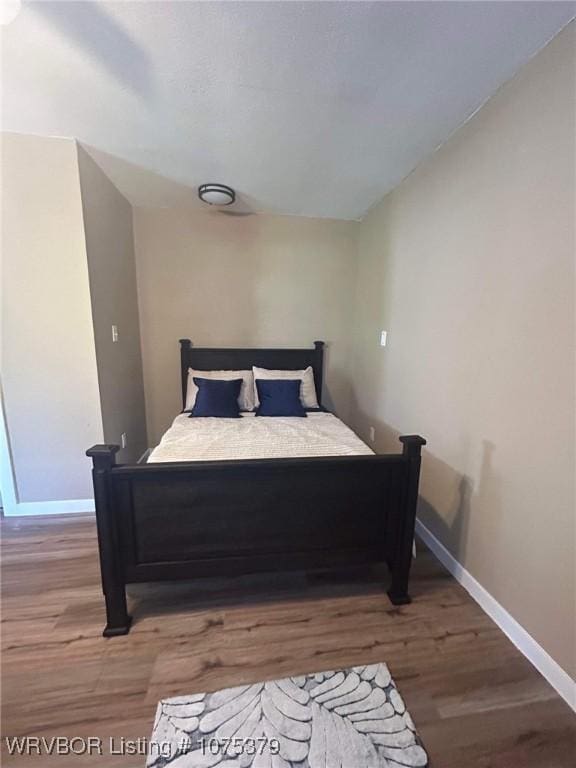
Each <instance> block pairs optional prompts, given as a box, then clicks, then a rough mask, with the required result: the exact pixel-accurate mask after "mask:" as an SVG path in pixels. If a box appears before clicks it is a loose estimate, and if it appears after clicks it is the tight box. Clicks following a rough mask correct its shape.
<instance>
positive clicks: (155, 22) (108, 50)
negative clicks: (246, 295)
mask: <svg viewBox="0 0 576 768" xmlns="http://www.w3.org/2000/svg"><path fill="white" fill-rule="evenodd" d="M574 12H575V5H574V3H567V2H424V3H420V2H374V3H369V2H171V1H170V0H163V2H116V3H114V2H112V3H108V2H49V1H48V2H47V1H43V2H29V3H25V4H23V6H22V8H21V10H20V12H19V13H18V15H17V16H16V18H15V19H14V20H13V21H12V22H10V23H9V24H7V25H5V26H4V27H3V28H2V60H3V76H2V77H3V80H2V85H3V103H2V125H3V128H4V129H5V130H12V131H20V132H25V133H36V134H42V135H51V136H70V137H74V138H77V139H78V140H79V141H81V142H83V143H85V144H87V145H89V147H90V148H91V149H90V152H91V153H92V154H93V156H94V157H95V158H96V159H97V160H98V162H99V163H100V164H101V166H102V167H103V168H104V170H105V171H106V172H107V173H108V175H109V176H110V178H111V179H112V181H114V183H115V184H116V185H117V186H118V188H119V189H120V191H121V192H123V194H124V195H125V196H126V197H127V198H128V199H129V200H130V201H131V202H132V203H133V204H135V205H151V206H165V205H179V204H197V205H199V203H195V202H194V201H195V189H196V187H197V186H198V185H199V184H201V183H204V182H221V183H225V184H229V185H230V186H232V187H234V188H235V189H236V190H237V191H238V193H239V197H240V203H239V206H240V208H242V207H244V208H245V209H247V210H249V209H252V210H257V211H268V212H274V213H283V214H292V215H301V216H318V217H332V218H338V219H357V218H360V217H362V216H363V215H364V213H365V212H366V211H367V210H368V209H369V208H370V206H372V205H373V204H374V203H375V202H377V201H378V200H379V199H381V198H382V197H383V195H384V194H385V193H386V192H388V191H389V190H390V189H392V188H393V187H394V186H395V185H397V184H398V183H399V182H400V181H401V180H402V179H403V178H404V177H405V176H406V175H407V174H408V173H409V172H410V171H411V170H412V169H413V168H414V167H415V166H416V165H417V164H418V163H419V162H420V161H421V160H422V159H423V158H424V157H426V156H427V155H429V154H430V153H431V152H433V151H434V149H435V148H436V147H437V146H438V145H439V144H441V143H442V142H444V141H445V140H446V139H447V138H448V137H449V136H450V134H451V133H452V132H453V131H454V130H456V129H457V128H458V126H460V125H461V124H462V123H463V122H464V121H465V120H466V119H467V118H468V117H469V116H470V115H471V114H472V113H473V112H474V111H475V110H476V109H477V108H478V107H479V106H480V105H481V104H482V103H483V102H484V101H485V100H486V99H487V98H488V97H489V96H490V95H491V94H493V93H494V92H495V91H496V89H497V88H498V87H499V86H500V85H501V84H502V83H504V82H505V81H506V80H508V79H509V78H510V77H511V76H512V75H513V74H514V73H515V72H516V71H517V70H518V69H519V67H521V66H522V64H524V63H525V62H526V61H527V60H528V59H529V58H530V57H531V56H533V55H534V54H535V53H536V52H537V51H538V50H539V49H540V48H541V47H542V46H543V45H544V44H545V43H546V42H547V41H549V40H550V39H551V38H552V37H553V36H554V35H555V34H556V33H557V32H558V31H559V30H560V29H561V28H562V27H563V26H564V25H565V24H566V23H567V22H568V21H569V20H570V19H571V18H572V17H573V16H574Z"/></svg>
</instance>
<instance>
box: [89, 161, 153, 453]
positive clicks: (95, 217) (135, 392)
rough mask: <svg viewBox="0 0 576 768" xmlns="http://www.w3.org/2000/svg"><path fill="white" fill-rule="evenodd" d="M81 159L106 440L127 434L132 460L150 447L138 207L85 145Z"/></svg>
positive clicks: (114, 440) (113, 439) (112, 439)
mask: <svg viewBox="0 0 576 768" xmlns="http://www.w3.org/2000/svg"><path fill="white" fill-rule="evenodd" d="M78 160H79V166H80V184H81V193H82V207H83V212H84V231H85V236H86V251H87V255H88V272H89V276H90V294H91V302H92V317H93V322H94V337H95V342H96V360H97V366H98V381H99V386H100V403H101V408H102V421H103V426H104V440H105V441H106V442H107V443H116V444H117V445H120V443H121V435H122V433H123V432H125V433H126V435H127V446H126V448H125V449H124V450H121V451H120V453H119V454H118V459H119V461H125V462H130V461H135V460H137V459H138V458H139V457H140V456H141V455H142V453H143V451H144V450H145V449H146V443H147V441H146V414H145V409H144V384H143V378H142V355H141V347H140V326H139V319H138V298H137V294H136V265H135V260H134V244H133V236H132V207H131V206H130V204H129V203H128V201H127V200H126V199H125V198H124V197H123V196H122V195H121V194H120V192H118V190H117V189H116V187H115V186H114V185H113V184H112V183H111V182H110V181H109V179H108V178H107V176H105V174H104V173H103V172H102V170H101V169H100V168H99V167H98V165H96V163H95V162H94V160H92V158H91V157H90V156H89V155H88V153H87V152H86V151H85V150H84V149H83V148H82V147H78ZM112 325H116V326H117V328H118V341H117V342H113V341H112Z"/></svg>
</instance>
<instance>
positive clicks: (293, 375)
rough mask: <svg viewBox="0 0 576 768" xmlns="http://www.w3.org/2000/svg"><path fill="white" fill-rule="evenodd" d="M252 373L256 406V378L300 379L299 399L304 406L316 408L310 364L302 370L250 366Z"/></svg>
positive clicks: (257, 402) (257, 404)
mask: <svg viewBox="0 0 576 768" xmlns="http://www.w3.org/2000/svg"><path fill="white" fill-rule="evenodd" d="M252 372H253V373H254V403H255V405H256V407H258V406H259V405H260V401H259V400H258V390H257V389H256V379H300V380H301V382H302V386H301V387H300V400H301V401H302V405H303V406H304V408H318V399H317V397H316V387H315V386H314V371H313V370H312V366H311V365H309V366H308V368H304V370H303V371H276V370H274V371H273V370H270V369H269V368H256V367H253V368H252Z"/></svg>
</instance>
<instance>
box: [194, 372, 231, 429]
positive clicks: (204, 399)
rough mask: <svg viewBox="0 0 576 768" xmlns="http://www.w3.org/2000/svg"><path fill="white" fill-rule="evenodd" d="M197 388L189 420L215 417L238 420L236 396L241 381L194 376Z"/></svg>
mask: <svg viewBox="0 0 576 768" xmlns="http://www.w3.org/2000/svg"><path fill="white" fill-rule="evenodd" d="M194 384H196V386H197V387H198V392H197V393H196V402H195V403H194V408H192V413H191V414H190V418H195V417H198V416H216V417H218V418H220V419H240V418H241V416H240V406H239V405H238V395H239V394H240V387H241V386H242V379H231V380H230V381H224V380H222V379H200V378H196V376H194Z"/></svg>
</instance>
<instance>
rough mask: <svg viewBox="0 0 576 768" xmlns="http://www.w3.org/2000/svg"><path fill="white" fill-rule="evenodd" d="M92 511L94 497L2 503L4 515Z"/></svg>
mask: <svg viewBox="0 0 576 768" xmlns="http://www.w3.org/2000/svg"><path fill="white" fill-rule="evenodd" d="M70 512H71V513H79V512H94V499H65V500H63V501H18V502H15V503H14V504H6V503H5V505H4V517H21V516H23V515H25V516H28V515H62V514H68V513H70Z"/></svg>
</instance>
